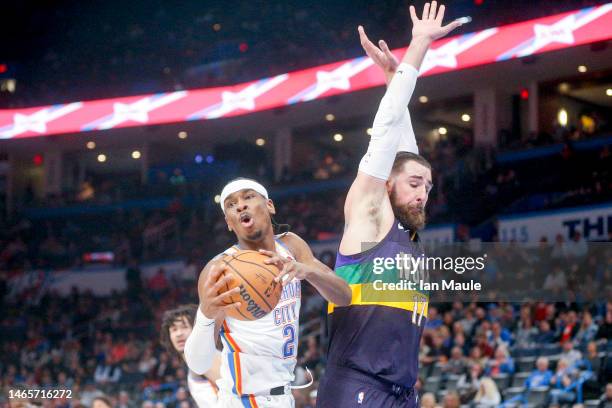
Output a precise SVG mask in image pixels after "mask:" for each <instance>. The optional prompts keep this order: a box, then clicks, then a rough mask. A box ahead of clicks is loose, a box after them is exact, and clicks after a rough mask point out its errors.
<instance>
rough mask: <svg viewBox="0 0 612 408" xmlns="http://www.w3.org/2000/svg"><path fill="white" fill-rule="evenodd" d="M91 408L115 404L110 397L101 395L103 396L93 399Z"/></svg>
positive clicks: (101, 407) (111, 406)
mask: <svg viewBox="0 0 612 408" xmlns="http://www.w3.org/2000/svg"><path fill="white" fill-rule="evenodd" d="M91 408H113V404H112V403H111V401H110V399H108V398H106V397H104V396H101V397H96V398H95V399H94V400H93V403H92V404H91Z"/></svg>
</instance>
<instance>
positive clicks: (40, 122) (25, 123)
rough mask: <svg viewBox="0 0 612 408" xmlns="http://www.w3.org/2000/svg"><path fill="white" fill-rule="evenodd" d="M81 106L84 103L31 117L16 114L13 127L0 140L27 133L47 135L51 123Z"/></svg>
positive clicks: (48, 110)
mask: <svg viewBox="0 0 612 408" xmlns="http://www.w3.org/2000/svg"><path fill="white" fill-rule="evenodd" d="M81 106H83V103H82V102H75V103H70V104H68V105H64V106H62V107H60V108H53V107H48V108H44V109H41V110H39V111H37V112H34V113H32V114H30V115H24V114H22V113H15V115H14V116H13V126H12V127H11V128H10V129H9V130H5V131H3V132H0V138H1V139H8V138H11V137H14V136H16V135H18V134H20V133H25V132H36V133H40V134H44V133H47V124H48V123H49V122H51V121H53V120H55V119H58V118H60V117H62V116H64V115H67V114H69V113H71V112H74V111H75V110H77V109H79V108H80V107H81Z"/></svg>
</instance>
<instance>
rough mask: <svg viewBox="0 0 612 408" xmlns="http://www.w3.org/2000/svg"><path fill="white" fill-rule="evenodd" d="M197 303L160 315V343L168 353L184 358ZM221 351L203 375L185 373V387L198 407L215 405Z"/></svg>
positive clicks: (206, 407) (211, 407) (212, 406)
mask: <svg viewBox="0 0 612 408" xmlns="http://www.w3.org/2000/svg"><path fill="white" fill-rule="evenodd" d="M197 310H198V305H193V304H192V305H182V306H179V307H177V308H176V309H172V310H167V311H166V312H164V315H163V317H162V328H161V343H162V345H163V346H165V347H166V349H167V350H168V352H169V353H178V354H179V355H180V357H181V358H182V359H184V358H185V354H184V352H185V342H186V341H187V339H188V338H189V335H190V334H191V331H192V330H193V323H194V320H195V316H196V311H197ZM220 364H221V353H219V352H217V354H216V356H215V357H214V360H213V364H212V365H211V368H210V369H208V371H206V373H205V374H204V375H198V374H196V373H194V372H193V371H191V370H188V371H189V373H188V374H187V387H188V388H189V393H190V394H191V397H192V398H193V400H194V401H195V402H196V404H197V405H198V407H199V408H214V407H216V406H217V392H218V391H217V385H216V384H215V381H217V380H218V379H219V367H220Z"/></svg>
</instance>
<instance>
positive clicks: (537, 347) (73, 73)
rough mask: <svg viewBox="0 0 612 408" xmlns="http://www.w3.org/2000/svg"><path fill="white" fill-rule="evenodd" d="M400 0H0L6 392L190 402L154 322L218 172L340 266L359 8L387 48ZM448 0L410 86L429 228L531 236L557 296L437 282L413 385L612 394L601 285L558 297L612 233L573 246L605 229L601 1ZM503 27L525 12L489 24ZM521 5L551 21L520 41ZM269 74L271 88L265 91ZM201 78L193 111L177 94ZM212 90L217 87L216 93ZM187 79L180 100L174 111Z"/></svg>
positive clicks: (317, 305)
mask: <svg viewBox="0 0 612 408" xmlns="http://www.w3.org/2000/svg"><path fill="white" fill-rule="evenodd" d="M174 3H175V4H174ZM423 3H424V2H420V1H419V2H415V3H414V4H415V5H416V6H417V8H422V4H423ZM409 4H412V3H410V2H406V1H400V0H390V1H385V2H370V1H363V0H356V1H347V0H330V1H320V2H316V1H306V2H304V1H294V0H289V1H282V2H281V1H279V2H275V1H270V2H243V1H239V2H235V1H228V2H216V1H215V2H206V1H205V2H195V1H189V2H168V1H163V0H155V1H142V0H134V1H130V2H119V1H116V0H109V1H105V2H77V1H69V0H63V1H56V2H43V1H34V0H32V1H22V2H8V3H6V4H3V5H2V6H1V9H2V11H3V13H2V14H3V18H2V24H1V25H0V33H1V35H2V38H3V39H4V40H3V41H2V42H1V43H0V226H1V228H0V308H1V309H0V310H1V312H0V333H1V335H0V404H4V405H5V406H7V407H8V406H9V402H10V401H9V398H8V390H10V389H17V388H20V387H21V388H22V389H31V388H36V387H38V388H41V387H42V388H44V387H50V388H67V389H72V390H73V392H74V395H73V398H71V399H56V400H48V399H47V400H42V401H35V403H36V404H42V406H44V407H90V406H91V404H92V401H93V399H94V398H95V397H96V396H100V395H104V396H106V397H107V398H108V399H109V400H110V402H111V404H112V406H113V407H118V408H135V407H143V408H152V407H155V408H173V407H177V408H179V407H180V408H188V407H194V408H195V407H196V405H195V403H194V402H193V401H192V400H191V399H190V397H189V395H188V393H187V392H186V383H185V382H186V366H185V363H184V361H181V360H180V359H179V358H178V357H177V356H176V355H174V354H171V353H168V352H167V351H166V350H165V349H163V348H162V346H161V344H160V341H159V338H160V334H159V328H160V322H161V320H160V319H161V315H162V313H163V311H164V310H167V309H170V308H173V307H175V306H177V305H180V304H185V303H197V302H198V297H197V295H198V294H197V288H196V285H197V279H198V275H199V273H200V271H201V270H202V268H203V266H204V265H205V263H206V262H207V261H208V260H209V259H211V258H212V257H213V256H215V255H216V254H218V253H219V252H221V251H222V250H224V249H225V248H227V247H228V246H230V245H232V244H233V239H234V237H233V235H232V234H231V233H230V232H229V231H228V229H227V225H226V223H225V221H224V218H223V216H222V215H223V214H222V212H221V211H220V209H219V205H218V201H219V194H220V192H221V188H222V187H223V185H224V184H225V183H227V182H228V181H229V180H232V179H234V178H236V177H251V178H254V179H256V180H258V181H259V182H261V183H262V184H265V185H266V186H267V187H268V188H269V192H270V196H271V198H272V199H273V201H274V203H275V205H276V209H277V214H276V215H275V217H274V218H275V221H276V223H278V224H279V225H278V226H279V228H280V229H284V230H287V229H290V230H291V231H293V232H296V233H297V234H298V235H300V236H301V237H303V238H304V239H306V240H307V241H308V242H309V243H310V244H311V245H312V248H313V249H314V251H315V254H316V255H317V256H318V257H319V259H320V260H321V261H323V262H324V263H326V264H327V265H328V266H330V267H331V268H333V265H334V262H335V256H336V250H337V247H338V242H339V238H340V236H341V234H342V231H343V228H344V225H343V205H344V199H345V198H346V193H347V191H348V188H349V186H350V184H351V181H352V180H353V179H354V177H355V174H356V171H357V167H358V164H359V160H360V159H361V157H362V155H363V154H364V152H365V151H366V149H367V146H368V141H369V133H370V131H371V129H370V127H371V126H372V121H373V118H374V114H375V112H376V109H377V106H378V103H379V101H380V98H381V97H382V95H383V93H384V90H385V87H384V80H383V77H382V74H381V73H380V72H378V71H377V68H376V67H375V66H369V67H365V68H363V69H362V71H357V70H356V68H355V69H354V67H355V66H358V65H359V64H360V63H363V61H364V60H365V59H360V58H362V57H364V51H363V49H362V48H361V44H360V42H359V37H358V34H357V26H358V25H359V24H361V25H363V26H364V27H365V28H366V29H367V30H368V34H369V36H370V38H372V39H373V40H374V39H375V40H378V39H379V38H383V39H385V40H386V41H387V43H388V44H389V46H390V48H391V49H392V50H401V49H403V48H405V47H406V46H407V45H408V44H409V42H410V32H411V31H410V27H411V26H410V19H409V15H408V5H409ZM447 8H448V12H447V13H448V14H447V18H448V19H453V18H458V17H461V16H468V15H469V16H471V17H472V22H471V23H470V24H467V25H464V26H462V27H460V28H459V29H458V30H457V31H456V32H453V33H452V34H451V36H450V39H449V40H448V41H447V40H446V39H445V40H444V42H443V43H440V44H442V45H441V46H440V48H442V47H444V45H445V44H446V45H448V44H450V46H446V48H445V49H444V50H441V52H439V53H438V55H437V57H436V58H434V57H431V58H430V60H429V65H427V61H428V60H426V69H422V70H421V77H420V78H419V80H418V83H417V87H416V90H415V92H414V95H413V97H412V100H411V102H410V105H409V109H410V114H411V117H412V121H413V125H414V129H415V133H416V135H417V138H418V142H419V147H420V149H421V154H422V155H423V156H424V157H426V158H427V159H428V160H429V161H430V162H431V164H432V167H433V182H434V188H433V190H432V193H431V195H430V197H429V203H428V207H427V217H428V221H427V224H428V227H427V229H426V231H425V232H424V233H423V236H424V237H425V238H426V239H427V234H426V233H427V231H428V230H430V231H431V239H432V240H442V241H445V242H448V241H457V242H470V241H473V240H479V241H482V242H493V243H495V242H500V241H502V242H521V243H526V242H528V241H530V242H536V243H538V246H537V247H535V248H534V249H532V251H544V252H546V253H547V254H550V256H552V257H553V258H555V259H556V260H557V261H558V262H557V267H556V268H555V271H554V273H553V272H552V271H550V270H547V269H546V268H544V267H542V266H541V265H538V260H537V257H536V258H534V260H533V261H532V262H531V263H530V265H531V267H532V268H534V270H536V271H538V274H539V276H540V277H541V283H542V285H544V286H546V288H547V289H551V290H553V291H556V293H561V295H560V296H558V299H557V300H556V301H552V302H551V301H549V302H547V301H543V300H538V299H526V300H525V301H522V302H512V303H507V302H498V303H485V302H472V301H468V300H466V301H461V300H457V301H455V302H453V303H449V302H441V303H432V304H431V305H430V309H429V315H428V322H427V326H426V329H425V334H424V336H423V339H422V344H421V349H420V355H419V360H420V378H419V381H418V382H417V384H416V387H417V389H418V391H419V394H420V395H421V405H422V406H423V407H436V406H440V407H449V408H450V407H460V406H461V407H476V406H497V405H499V404H494V405H486V404H485V402H484V400H482V401H483V402H482V403H480V401H481V399H482V398H484V397H485V396H486V395H485V396H483V394H487V395H489V394H495V393H498V394H499V395H500V397H501V400H502V401H506V402H508V403H507V405H506V406H518V405H519V403H521V401H524V403H525V404H528V405H529V406H533V407H537V406H559V405H560V406H587V407H598V406H601V407H609V406H612V405H610V404H612V341H610V339H611V338H612V298H610V297H607V299H605V298H604V299H598V300H596V301H591V302H589V301H585V300H584V299H580V298H576V297H571V296H565V295H564V294H565V293H566V292H567V293H568V294H569V293H570V292H571V290H570V289H568V288H571V287H572V285H578V286H581V285H585V282H589V284H592V285H598V284H604V285H605V284H607V285H610V284H612V247H605V250H604V251H592V246H590V245H587V242H591V241H598V242H604V243H605V242H610V241H612V174H611V172H612V122H611V120H612V43H611V41H610V40H611V39H612V31H611V30H610V27H611V26H612V3H606V2H605V1H589V0H559V1H556V0H543V1H524V0H517V1H511V2H510V1H501V0H452V1H448V2H447ZM533 20H535V23H534V22H533ZM521 24H523V26H520V27H528V28H529V30H531V31H529V33H523V31H525V32H526V31H528V30H527V28H525V29H524V30H523V31H520V30H518V28H517V29H516V32H514V34H512V35H509V34H508V35H506V36H505V37H502V36H501V35H500V36H496V35H495V34H496V33H497V32H499V33H502V32H503V30H512V29H514V28H516V27H518V26H519V25H521ZM529 24H531V25H529ZM534 26H535V27H536V33H537V32H540V33H541V32H542V30H547V29H548V30H549V31H548V32H547V34H542V36H541V37H539V38H537V39H535V40H533V41H532V37H533V36H534V34H533V30H532V28H531V27H534ZM513 27H514V28H513ZM538 27H539V28H538ZM542 27H544V28H542ZM551 27H552V28H551ZM493 29H495V30H497V31H495V32H494V31H490V30H493ZM487 30H489V31H487ZM538 30H540V31H538ZM473 33H480V34H481V35H480V37H479V36H478V35H476V36H474V35H473ZM488 35H489V37H487V36H488ZM521 36H523V37H521ZM476 38H477V39H478V41H480V42H476V40H475V39H476ZM455 40H456V42H454V43H452V41H455ZM449 41H450V42H449ZM538 41H539V42H538ZM466 44H468V45H466ZM435 47H436V44H434V48H435ZM470 47H471V48H470ZM491 49H493V51H491ZM431 51H436V50H430V52H431ZM398 52H399V51H398ZM470 53H471V54H470ZM468 54H469V55H468ZM485 54H486V55H485ZM398 55H399V54H398ZM483 55H484V56H483ZM489 55H492V56H493V57H492V58H489ZM495 56H497V58H495ZM481 57H482V58H481ZM347 61H350V62H348V63H347ZM345 63H346V64H345ZM343 64H344V65H343ZM351 64H353V65H351ZM343 66H350V67H351V69H354V70H353V71H350V69H349V70H348V71H347V70H344V71H342V70H341V69H340V68H342V67H343ZM339 67H340V68H339ZM334 70H336V71H334ZM332 71H333V72H332ZM321 72H323V73H324V74H329V75H332V76H334V75H335V77H333V78H331V79H329V78H328V80H327V82H325V81H323V80H321V77H324V76H325V75H319V74H320V73H321ZM346 72H348V74H347V73H346ZM287 73H289V75H288V76H286V75H285V74H287ZM330 73H331V74H330ZM342 75H345V76H344V77H342ZM275 81H276V82H275ZM283 81H284V82H283ZM277 83H278V84H277ZM321 84H323V85H321ZM247 85H249V87H247ZM251 85H252V86H251ZM275 86H276V87H278V89H279V91H278V92H279V93H280V89H281V87H283V86H286V87H287V90H286V89H285V88H283V93H282V95H280V96H278V97H276V96H274V97H273V95H272V94H273V93H274V92H275V89H274V87H275ZM290 86H291V87H292V88H290V89H289V87H290ZM266 87H267V88H266ZM207 89H208V91H210V92H211V93H210V94H209V93H206V92H208V91H206V92H205V91H202V93H201V94H196V93H194V94H193V98H194V99H193V100H191V99H189V101H190V102H189V103H192V104H193V103H196V102H198V101H199V103H200V105H201V106H200V107H199V108H194V109H192V110H191V111H189V110H188V107H187V100H188V98H191V96H190V95H192V94H191V93H190V92H192V91H199V90H207ZM217 89H218V91H216V90H217ZM245 89H249V92H250V93H249V92H247V93H244V92H242V91H244V90H245ZM212 92H217V94H220V93H224V94H223V95H224V98H223V101H225V102H227V103H225V102H224V103H219V104H217V105H218V106H217V105H213V104H212V102H210V101H209V99H210V98H211V97H210V96H209V95H212ZM241 92H242V94H241ZM228 95H229V96H228ZM226 96H227V97H226ZM145 97H147V98H145ZM267 97H269V98H270V99H269V101H268V100H265V98H267ZM172 98H174V99H172ZM180 98H183V99H184V101H185V103H184V106H185V108H184V109H187V110H182V111H179V110H180V109H179V107H177V108H176V109H175V110H176V112H174V111H170V110H171V109H172V107H173V106H175V105H173V104H177V105H180V104H181V103H182V102H181V100H178V99H180ZM197 98H200V99H197ZM207 98H208V99H207ZM279 98H280V99H279ZM282 98H284V99H283V100H282V101H281V102H282V103H280V102H279V101H280V100H281V99H282ZM141 100H145V101H146V102H145V103H142V104H140V105H138V101H141ZM158 101H162V102H159V103H158ZM193 101H195V102H193ZM156 103H157V105H156ZM162 104H166V105H162ZM136 105H138V106H136ZM105 106H110V108H109V109H110V111H109V112H110V113H108V112H107V113H104V108H105ZM121 106H123V107H121ZM181 106H183V105H181ZM113 107H114V109H115V111H114V112H115V114H114V116H113ZM164 109H168V113H157V111H162V110H164ZM81 110H82V111H83V112H84V113H83V114H82V115H81V116H78V115H79V112H80V111H81ZM57 112H60V114H57ZM96 112H97V113H96ZM177 112H178V113H177ZM190 114H191V116H189V115H190ZM62 115H63V116H62ZM96 115H97V116H96ZM177 115H178V116H177ZM194 115H195V116H194ZM119 116H121V117H120V118H118V117H119ZM179 116H180V117H181V118H182V119H177V118H179ZM60 122H61V124H60ZM519 221H520V222H523V224H520V222H519ZM555 223H556V224H555ZM519 224H520V225H521V226H519V227H515V225H519ZM557 224H558V225H557ZM549 226H550V227H549ZM604 245H605V244H604ZM538 268H540V269H538ZM551 274H552V275H554V279H552V278H551V279H547V278H548V277H549V275H551ZM576 276H578V277H579V278H576ZM608 293H612V292H608ZM560 299H564V300H563V301H562V300H560ZM326 313H327V306H326V303H325V302H324V300H323V299H322V298H321V297H320V295H318V294H317V293H316V292H315V290H314V289H313V288H312V287H310V286H309V285H308V284H307V283H305V284H303V298H302V313H301V324H300V343H299V348H298V368H297V370H296V380H295V384H303V383H305V382H306V380H307V378H306V373H305V370H304V367H308V368H309V369H310V370H311V371H312V373H313V375H314V379H315V383H314V384H313V385H312V386H311V387H309V388H306V389H299V390H298V389H296V390H294V391H293V394H294V397H295V400H296V406H297V407H298V408H305V407H310V408H313V407H315V406H316V405H315V404H316V390H317V378H319V377H320V375H321V373H323V371H324V370H325V364H326V359H325V355H326V344H327V343H326V342H327V329H326ZM560 361H562V362H563V363H562V364H561V366H563V365H564V364H568V363H569V365H570V366H571V370H567V372H568V373H570V374H568V382H567V383H565V382H560V383H559V384H552V385H551V384H550V383H547V384H546V385H544V386H542V385H543V384H541V383H537V382H538V381H540V380H541V373H543V372H545V371H546V370H551V371H552V374H553V375H554V373H555V370H557V369H561V368H559V367H558V363H559V362H560ZM536 362H537V363H536ZM565 368H567V367H563V369H565ZM538 370H540V371H538ZM564 372H565V371H564ZM485 380H486V381H485ZM489 380H490V381H489ZM482 384H486V386H484V385H482ZM554 390H557V391H558V392H557V393H555V398H553V399H552V400H551V398H550V396H551V393H552V391H554ZM517 396H524V400H521V399H520V398H517ZM517 401H518V402H517ZM339 408H341V407H339Z"/></svg>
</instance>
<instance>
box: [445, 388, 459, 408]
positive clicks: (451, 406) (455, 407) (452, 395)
mask: <svg viewBox="0 0 612 408" xmlns="http://www.w3.org/2000/svg"><path fill="white" fill-rule="evenodd" d="M443 401H444V402H443V404H442V406H443V407H444V408H459V407H460V406H461V401H460V399H459V394H457V393H456V392H455V391H450V392H448V393H447V394H446V395H445V396H444V400H443Z"/></svg>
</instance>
